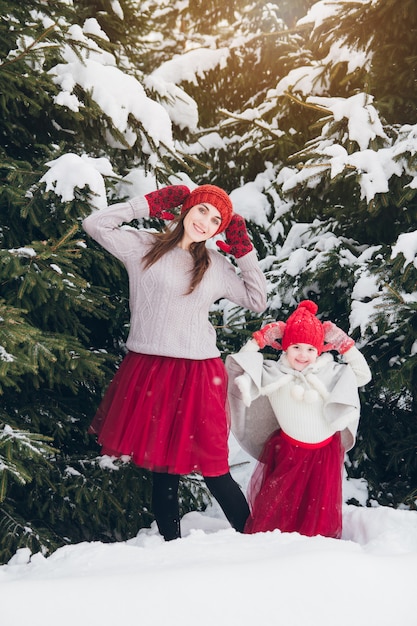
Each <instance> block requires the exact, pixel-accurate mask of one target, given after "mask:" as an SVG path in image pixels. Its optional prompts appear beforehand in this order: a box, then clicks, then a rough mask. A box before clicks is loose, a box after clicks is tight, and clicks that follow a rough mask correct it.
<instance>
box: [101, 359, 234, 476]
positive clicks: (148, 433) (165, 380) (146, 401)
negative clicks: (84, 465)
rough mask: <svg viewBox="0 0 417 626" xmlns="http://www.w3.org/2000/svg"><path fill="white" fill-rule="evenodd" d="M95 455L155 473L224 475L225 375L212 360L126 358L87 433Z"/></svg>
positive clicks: (226, 429) (218, 361)
mask: <svg viewBox="0 0 417 626" xmlns="http://www.w3.org/2000/svg"><path fill="white" fill-rule="evenodd" d="M89 432H90V433H94V434H97V435H98V443H99V444H100V445H101V446H102V449H101V453H102V454H108V455H111V456H117V457H119V456H123V455H127V456H130V457H131V459H132V461H133V462H134V463H135V464H136V465H138V466H140V467H144V468H147V469H150V470H153V471H157V472H168V473H171V474H189V473H191V472H200V473H201V474H202V475H203V476H220V475H222V474H226V473H227V472H228V471H229V463H228V436H229V419H228V414H227V373H226V369H225V367H224V364H223V362H222V360H221V359H220V358H215V359H206V360H201V361H194V360H191V359H178V358H171V357H164V356H152V355H147V354H136V353H134V352H129V353H128V354H127V356H126V357H125V358H124V359H123V361H122V363H121V365H120V367H119V369H118V370H117V372H116V375H115V376H114V378H113V380H112V381H111V383H110V385H109V387H108V389H107V391H106V394H105V395H104V398H103V400H102V402H101V404H100V406H99V408H98V410H97V413H96V415H95V417H94V419H93V421H92V423H91V426H90V428H89Z"/></svg>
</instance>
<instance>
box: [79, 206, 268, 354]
mask: <svg viewBox="0 0 417 626" xmlns="http://www.w3.org/2000/svg"><path fill="white" fill-rule="evenodd" d="M148 216H149V207H148V203H147V201H146V199H145V198H144V197H136V198H133V199H131V200H130V201H129V202H123V203H120V204H115V205H112V206H110V207H107V208H105V209H101V210H99V211H95V212H93V213H92V214H91V215H89V216H88V217H87V218H85V219H84V221H83V228H84V229H85V231H86V232H87V233H88V234H89V235H90V236H91V237H92V238H93V239H95V240H96V241H97V242H98V243H100V244H101V245H102V246H103V248H105V249H106V250H108V251H109V252H110V253H111V254H113V255H114V256H115V257H116V258H118V259H119V260H120V261H122V263H123V264H124V266H125V267H126V270H127V273H128V276H129V305H130V313H131V322H130V331H129V336H128V338H127V341H126V346H127V348H128V349H129V350H131V351H133V352H139V353H142V354H154V355H160V356H170V357H180V358H187V359H197V360H200V359H210V358H215V357H218V356H220V352H219V350H218V348H217V346H216V332H215V329H214V327H213V326H212V324H211V323H210V322H209V310H210V308H211V307H212V305H213V304H214V302H216V300H219V299H220V298H227V299H228V300H230V301H231V302H233V303H235V304H237V305H240V306H242V307H245V308H248V309H250V310H252V311H256V312H259V313H261V312H262V311H264V310H265V308H266V280H265V277H264V275H263V273H262V271H261V269H260V267H259V264H258V259H257V256H256V252H255V250H252V251H251V252H249V253H248V254H246V255H245V256H243V257H241V258H240V259H237V264H238V266H239V272H238V271H237V270H236V268H235V267H234V265H232V263H230V261H229V260H228V259H227V258H226V257H225V256H223V255H222V254H221V253H220V252H217V251H216V250H209V254H210V260H211V262H210V265H209V268H208V269H207V271H206V273H205V275H204V277H203V280H202V281H201V283H200V284H199V285H198V286H197V287H196V289H194V291H193V292H192V293H191V294H188V295H186V294H187V291H188V289H189V284H190V276H191V271H192V268H193V259H192V257H191V254H190V253H189V252H188V251H187V250H183V249H182V248H179V247H177V248H175V249H174V250H171V251H170V252H168V253H167V254H165V255H164V256H163V257H162V258H161V259H160V260H159V261H158V262H157V263H155V264H154V265H152V266H151V267H149V268H147V269H146V270H145V269H144V268H143V265H142V262H141V261H142V258H143V256H144V255H145V254H146V252H147V251H148V250H149V247H150V245H151V244H152V243H153V241H154V236H153V234H152V233H151V232H150V231H146V230H138V229H137V228H132V227H131V226H126V225H122V224H123V223H124V224H129V222H131V221H132V220H134V219H140V218H143V217H148Z"/></svg>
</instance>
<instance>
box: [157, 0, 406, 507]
mask: <svg viewBox="0 0 417 626" xmlns="http://www.w3.org/2000/svg"><path fill="white" fill-rule="evenodd" d="M208 5H210V3H207V5H205V7H206V6H208ZM291 6H295V5H291ZM235 7H236V8H237V10H236V11H235V12H234V13H233V15H232V14H230V13H228V14H227V15H226V13H223V14H219V13H217V14H216V24H221V25H222V29H219V28H218V29H217V30H215V31H214V32H215V33H216V37H215V39H214V41H213V39H210V38H209V36H208V35H207V36H206V41H205V42H204V33H208V32H210V33H211V32H213V31H212V30H211V31H209V29H208V27H207V30H205V24H204V21H205V20H206V23H207V22H208V21H209V20H208V18H209V16H210V15H212V13H210V10H209V8H204V11H203V10H202V12H201V18H202V19H201V22H200V30H198V36H199V37H200V39H199V41H198V44H196V45H199V46H202V45H205V46H206V47H207V48H210V49H212V48H215V49H220V48H226V49H227V50H228V51H230V53H229V54H226V55H225V57H224V59H223V60H222V63H220V62H219V63H218V64H217V65H214V66H213V67H212V70H211V71H210V72H209V71H206V72H203V71H202V72H200V73H198V72H195V75H194V77H193V78H194V82H191V81H188V82H187V80H185V79H183V80H182V81H181V84H182V85H184V87H185V88H186V89H187V91H188V92H189V93H191V94H192V96H193V98H194V99H195V100H196V101H197V102H198V103H199V110H200V111H202V112H203V113H202V114H201V116H200V126H199V127H198V128H196V132H195V133H194V134H188V135H187V136H186V140H187V142H188V145H191V148H192V154H193V155H197V156H198V157H199V159H200V160H201V161H202V162H204V163H206V164H209V165H210V167H211V168H212V176H213V177H215V178H216V177H217V181H218V182H219V184H223V185H224V186H225V187H226V188H230V187H232V188H236V187H244V186H245V185H252V186H255V187H256V188H257V190H258V191H259V193H260V194H262V195H263V196H264V200H265V202H267V204H268V203H269V206H270V211H269V213H267V215H268V221H267V223H263V220H262V216H259V219H258V218H257V217H256V216H254V217H253V219H252V221H251V222H250V230H251V233H252V236H253V239H254V241H255V243H256V246H257V248H258V251H259V253H260V255H261V256H262V257H264V260H263V264H264V268H265V271H266V273H267V277H268V280H269V284H270V297H269V309H268V312H267V315H268V314H269V316H270V317H271V318H272V319H274V318H275V317H276V316H279V317H282V318H284V317H285V316H286V315H287V313H288V312H289V311H290V310H291V309H292V308H293V306H294V305H295V303H296V301H298V300H300V299H301V298H305V297H312V298H314V299H316V300H317V301H318V303H319V305H320V311H321V313H322V315H323V317H331V318H333V319H334V320H335V321H336V322H337V323H339V324H340V325H341V326H342V327H343V328H345V330H347V331H350V332H351V333H352V334H353V336H354V337H355V339H356V340H357V341H358V345H359V346H360V347H362V348H363V350H364V353H365V354H366V356H367V358H368V359H369V361H370V363H371V366H372V369H373V372H374V379H373V382H372V384H371V385H368V386H367V388H366V391H365V393H364V394H363V398H362V400H363V417H362V422H361V427H360V433H359V435H360V436H359V442H358V445H357V446H356V448H355V450H354V452H353V453H352V455H351V461H352V464H351V467H350V468H349V470H350V472H351V473H352V475H354V476H360V477H364V478H366V479H367V480H368V484H369V502H371V501H372V500H377V501H379V502H381V503H389V504H391V505H393V506H398V505H399V504H407V505H408V506H410V507H413V508H415V506H416V504H415V501H416V500H415V493H416V487H417V474H416V470H417V457H416V455H415V453H414V452H415V441H416V438H417V437H416V431H417V422H416V418H415V415H416V410H415V390H416V389H417V387H416V385H415V374H414V371H415V359H416V356H415V353H416V349H415V341H416V331H415V326H416V321H415V299H416V298H415V295H416V287H415V285H416V262H415V250H416V248H415V244H414V241H415V223H416V192H415V189H416V183H415V180H416V148H415V146H416V126H415V124H416V119H415V116H416V108H415V101H416V94H415V89H416V81H415V72H416V56H415V43H414V33H415V23H416V19H417V15H416V12H415V8H414V2H413V1H412V0H406V1H405V2H404V3H401V4H399V3H397V2H395V1H393V0H387V1H385V0H384V1H379V2H378V1H376V2H375V0H373V1H370V0H360V1H359V2H347V1H343V0H340V2H332V3H328V2H326V1H325V0H323V1H321V2H317V3H314V2H307V3H305V4H304V6H303V10H305V12H306V15H304V16H302V15H300V14H298V15H296V18H301V19H298V21H297V19H292V18H291V16H290V13H289V12H288V10H289V8H290V6H289V5H288V4H287V3H268V5H265V4H264V3H252V4H251V5H250V6H249V5H247V4H246V3H244V2H242V3H238V5H236V4H235ZM307 9H308V10H307ZM220 17H223V18H224V20H223V21H222V20H220ZM285 20H287V21H285ZM211 26H213V24H211ZM196 37H197V35H196V34H195V31H193V30H192V29H191V30H190V31H189V32H188V41H187V42H186V47H187V49H190V48H192V47H193V44H194V42H195V41H196ZM184 54H186V53H184ZM178 62H179V61H178ZM168 65H169V64H168ZM207 100H209V101H210V103H214V102H215V103H216V106H205V104H204V103H205V101H207ZM199 175H200V176H201V178H203V177H204V176H206V175H207V173H206V172H205V171H204V169H203V168H202V169H201V170H200V173H199ZM209 175H210V172H209ZM405 237H407V238H406V239H405ZM221 313H222V311H221V310H220V311H219V315H221ZM220 319H221V318H220ZM223 321H224V319H223ZM255 323H256V320H255ZM226 326H228V324H227V323H226ZM231 326H232V328H230V327H229V328H228V329H227V331H225V333H224V334H223V335H222V341H223V348H224V350H225V351H227V350H228V349H235V348H236V345H237V344H238V343H239V341H242V340H243V337H244V335H245V331H244V329H243V328H242V326H239V323H238V324H236V325H235V326H234V330H235V331H236V332H233V324H232V325H231ZM247 329H248V330H250V324H248V325H247Z"/></svg>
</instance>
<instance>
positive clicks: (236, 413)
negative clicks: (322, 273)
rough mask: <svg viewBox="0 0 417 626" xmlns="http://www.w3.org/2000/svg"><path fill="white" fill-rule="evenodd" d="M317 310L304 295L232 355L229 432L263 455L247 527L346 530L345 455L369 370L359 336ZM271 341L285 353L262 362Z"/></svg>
mask: <svg viewBox="0 0 417 626" xmlns="http://www.w3.org/2000/svg"><path fill="white" fill-rule="evenodd" d="M316 312H317V305H316V304H315V303H314V302H312V301H311V300H304V301H303V302H301V303H300V304H299V305H298V308H297V309H296V310H295V311H294V313H293V314H292V315H290V317H289V318H288V320H287V322H286V323H285V322H273V323H271V324H268V325H266V326H265V327H264V328H262V329H261V330H259V331H257V332H255V333H254V334H253V335H252V337H253V338H252V339H251V340H250V341H249V342H248V343H247V344H246V346H244V347H243V348H242V350H241V351H240V352H239V353H238V354H235V355H232V356H229V357H228V358H227V359H226V367H227V369H228V372H229V398H230V403H231V413H232V431H233V432H234V434H235V436H236V438H237V440H238V441H239V442H240V443H241V445H242V447H243V448H244V449H246V450H247V451H248V452H249V453H250V454H252V456H254V457H255V458H259V463H258V464H257V466H256V468H255V471H254V473H253V475H252V477H251V480H250V484H249V488H248V498H249V505H250V508H251V515H250V517H249V519H248V521H247V524H246V527H245V532H246V533H255V532H262V531H268V530H274V529H276V528H278V529H280V530H281V531H283V532H299V533H301V534H303V535H307V536H312V535H323V536H327V537H335V538H340V537H341V533H342V470H343V461H344V453H345V451H346V450H349V449H350V448H351V447H352V446H353V445H354V442H355V436H356V431H357V427H358V422H359V412H360V403H359V394H358V387H360V386H362V385H365V384H366V383H368V382H369V381H370V379H371V373H370V370H369V367H368V365H367V363H366V361H365V359H364V357H363V356H362V354H361V353H360V352H359V350H358V349H357V348H356V347H355V345H354V343H355V342H354V341H353V339H351V338H350V337H349V336H348V335H346V333H345V332H343V330H341V329H340V328H338V327H337V326H336V325H335V324H333V323H332V322H330V321H326V322H324V323H321V322H320V321H319V320H318V319H317V317H316V316H315V313H316ZM279 341H281V343H280V342H279ZM325 343H326V344H327V345H325ZM265 346H271V347H273V348H275V349H277V350H280V349H282V350H283V351H284V352H283V354H282V355H281V356H280V358H279V359H278V361H273V360H269V359H265V360H264V359H263V357H262V355H261V354H260V353H258V352H257V351H258V350H259V349H260V348H264V347H265ZM328 350H336V351H338V352H339V354H341V355H343V361H344V363H338V362H336V361H335V360H334V359H333V357H332V356H331V355H330V354H324V352H325V351H328ZM265 440H266V442H265Z"/></svg>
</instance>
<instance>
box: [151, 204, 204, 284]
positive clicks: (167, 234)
mask: <svg viewBox="0 0 417 626" xmlns="http://www.w3.org/2000/svg"><path fill="white" fill-rule="evenodd" d="M187 213H188V211H185V212H184V213H181V215H179V216H178V217H176V218H175V220H174V221H173V222H171V225H173V227H172V226H171V228H169V227H168V228H166V229H165V230H163V231H162V232H160V233H155V235H154V236H155V243H154V244H153V245H152V247H151V249H150V250H149V252H147V253H146V254H145V256H144V257H143V262H144V265H145V269H146V268H147V267H150V266H151V265H153V264H154V263H156V262H157V261H159V259H160V258H161V257H162V256H163V255H164V254H166V253H167V252H169V251H170V250H173V249H174V248H175V247H176V246H178V244H179V243H180V241H181V239H182V238H183V235H184V218H185V216H186V215H187ZM190 254H191V256H192V257H193V260H194V268H193V270H192V274H191V282H190V288H189V290H188V291H187V294H186V295H188V294H189V293H191V292H192V291H194V289H195V288H196V287H197V285H198V284H199V283H200V282H201V281H202V279H203V276H204V273H205V272H206V270H207V268H208V266H209V265H210V255H209V253H208V250H207V248H206V243H205V241H198V242H193V243H192V244H191V245H190Z"/></svg>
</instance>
